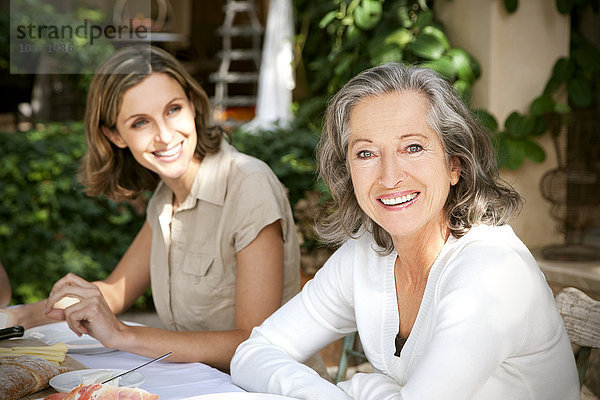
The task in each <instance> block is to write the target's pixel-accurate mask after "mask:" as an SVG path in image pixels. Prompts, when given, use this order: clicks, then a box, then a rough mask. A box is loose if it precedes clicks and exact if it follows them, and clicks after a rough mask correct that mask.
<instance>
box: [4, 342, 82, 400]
mask: <svg viewBox="0 0 600 400" xmlns="http://www.w3.org/2000/svg"><path fill="white" fill-rule="evenodd" d="M17 346H46V344H45V343H43V342H42V341H41V340H38V339H10V340H0V347H17ZM60 365H61V366H62V367H66V368H68V369H69V370H70V371H76V370H80V369H86V368H87V367H86V366H85V365H83V364H82V363H80V362H79V361H77V360H74V359H73V358H71V357H69V356H68V355H67V356H66V357H65V361H63V362H62V363H61V364H60ZM52 393H56V391H55V390H54V389H52V388H51V387H48V388H47V389H44V390H42V391H40V392H37V393H34V394H31V395H29V396H25V397H22V398H21V399H20V400H34V399H43V398H44V397H46V396H48V395H49V394H52Z"/></svg>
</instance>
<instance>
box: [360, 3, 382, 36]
mask: <svg viewBox="0 0 600 400" xmlns="http://www.w3.org/2000/svg"><path fill="white" fill-rule="evenodd" d="M382 13H383V7H382V5H381V3H380V2H379V1H377V0H362V2H361V4H360V5H359V6H357V7H356V8H355V9H354V14H353V15H354V22H355V23H356V26H358V27H359V28H360V29H362V30H370V29H373V28H374V27H375V25H377V23H378V22H379V21H380V20H381V15H382Z"/></svg>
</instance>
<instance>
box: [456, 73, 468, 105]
mask: <svg viewBox="0 0 600 400" xmlns="http://www.w3.org/2000/svg"><path fill="white" fill-rule="evenodd" d="M452 86H453V87H454V89H455V90H456V91H457V92H458V94H460V97H461V98H462V99H463V101H464V102H465V103H467V104H469V103H470V102H471V84H470V83H468V82H465V81H463V80H460V79H458V80H456V81H455V82H454V83H453V84H452Z"/></svg>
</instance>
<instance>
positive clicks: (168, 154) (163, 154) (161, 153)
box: [152, 142, 183, 160]
mask: <svg viewBox="0 0 600 400" xmlns="http://www.w3.org/2000/svg"><path fill="white" fill-rule="evenodd" d="M182 147H183V142H180V143H179V144H177V145H176V146H173V147H171V148H170V149H166V150H157V151H153V152H152V154H153V155H154V156H155V157H157V158H160V159H163V160H167V159H170V158H173V157H176V156H178V155H179V153H181V150H182Z"/></svg>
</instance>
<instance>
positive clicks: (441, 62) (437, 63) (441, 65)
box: [421, 56, 456, 80]
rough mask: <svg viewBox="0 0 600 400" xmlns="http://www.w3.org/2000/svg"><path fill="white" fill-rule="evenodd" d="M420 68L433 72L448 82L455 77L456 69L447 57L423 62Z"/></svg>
mask: <svg viewBox="0 0 600 400" xmlns="http://www.w3.org/2000/svg"><path fill="white" fill-rule="evenodd" d="M421 66H422V67H425V68H429V69H432V70H434V71H435V72H437V73H439V74H440V75H442V76H443V77H444V78H446V79H448V80H452V79H454V77H455V76H456V68H455V67H454V63H453V62H452V60H451V59H450V57H448V56H442V57H440V58H439V59H437V60H434V61H427V62H424V63H422V64H421Z"/></svg>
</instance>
